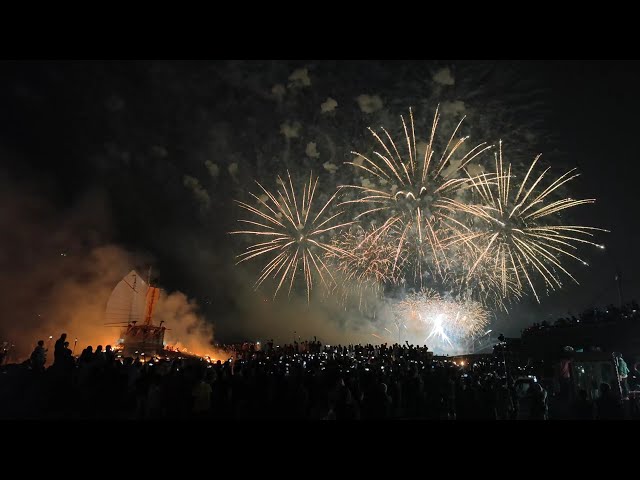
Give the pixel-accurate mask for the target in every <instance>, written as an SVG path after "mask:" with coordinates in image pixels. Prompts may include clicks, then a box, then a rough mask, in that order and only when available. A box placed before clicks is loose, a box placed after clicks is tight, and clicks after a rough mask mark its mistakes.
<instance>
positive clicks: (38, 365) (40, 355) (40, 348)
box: [30, 340, 47, 372]
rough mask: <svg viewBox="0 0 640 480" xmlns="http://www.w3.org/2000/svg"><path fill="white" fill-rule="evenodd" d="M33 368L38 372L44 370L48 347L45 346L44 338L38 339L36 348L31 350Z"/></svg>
mask: <svg viewBox="0 0 640 480" xmlns="http://www.w3.org/2000/svg"><path fill="white" fill-rule="evenodd" d="M30 359H31V368H33V370H34V371H36V372H44V364H45V363H46V361H47V349H46V348H44V340H38V344H37V345H36V348H34V349H33V352H31V357H30Z"/></svg>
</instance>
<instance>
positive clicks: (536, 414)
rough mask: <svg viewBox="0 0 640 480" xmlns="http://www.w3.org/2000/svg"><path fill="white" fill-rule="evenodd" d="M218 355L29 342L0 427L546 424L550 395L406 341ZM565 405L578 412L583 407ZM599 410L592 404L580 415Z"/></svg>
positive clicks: (8, 382)
mask: <svg viewBox="0 0 640 480" xmlns="http://www.w3.org/2000/svg"><path fill="white" fill-rule="evenodd" d="M229 351H230V354H229V358H223V359H220V360H217V361H209V360H206V359H202V358H195V357H189V358H188V357H179V356H175V355H174V356H173V357H172V358H167V357H163V358H160V357H158V356H156V357H152V358H150V359H147V360H143V359H141V358H131V357H128V358H122V357H121V356H120V354H119V353H118V352H117V351H114V350H113V349H112V348H111V347H110V346H106V347H105V348H104V349H103V348H102V346H97V347H96V348H95V350H94V349H93V348H91V347H88V348H86V349H85V350H84V351H83V352H82V353H81V354H80V355H79V356H78V357H77V358H76V357H74V356H73V355H72V353H71V351H70V350H69V347H68V343H67V342H66V335H62V336H61V337H60V338H59V339H58V340H57V341H56V344H55V349H54V352H53V362H52V364H50V365H49V364H48V359H47V355H48V352H47V350H46V349H45V348H44V342H42V341H40V342H38V343H37V345H36V347H35V348H34V351H33V354H32V355H31V357H30V359H29V360H27V361H26V362H24V363H23V364H19V365H9V366H4V367H3V369H2V374H1V375H0V412H2V413H1V415H3V416H4V417H5V418H59V417H64V418H135V419H173V418H199V419H203V418H206V419H263V418H264V419H316V420H323V419H324V420H333V419H335V420H343V419H344V420H356V419H434V420H436V419H437V420H452V419H459V420H467V419H482V420H495V419H522V418H524V419H547V418H548V417H549V397H550V393H549V392H547V390H546V389H545V388H544V387H543V386H542V385H541V384H540V383H535V382H534V383H528V386H529V387H530V388H528V389H527V391H526V395H522V391H521V390H519V388H520V387H521V386H522V385H521V384H520V383H519V380H518V376H519V375H521V373H522V372H521V369H522V368H521V367H518V366H516V365H509V368H506V367H507V366H506V365H504V364H500V362H496V361H494V360H492V359H488V360H477V361H468V362H466V363H465V362H464V361H460V360H455V359H453V358H446V357H445V358H443V357H434V356H433V355H432V352H430V351H429V350H428V348H426V347H417V346H412V345H409V344H405V345H399V344H394V345H387V344H381V345H371V344H369V345H324V344H322V343H321V342H320V341H318V340H317V339H314V340H313V341H304V342H294V343H292V344H288V345H282V346H279V345H274V343H273V341H268V342H266V343H265V344H263V345H257V344H244V345H239V346H235V347H233V348H230V349H229ZM607 395H608V393H607V392H605V394H604V395H603V398H609V397H608V396H607ZM606 406H608V407H610V405H609V404H606ZM618 406H619V405H618ZM575 408H576V409H577V410H576V412H578V413H579V414H580V415H583V416H584V415H586V413H585V412H586V410H587V407H585V406H584V405H583V404H579V405H576V407H575ZM604 412H608V410H602V408H598V406H597V405H596V406H594V407H593V409H592V416H591V418H594V417H601V416H603V415H604ZM607 415H613V414H611V413H607Z"/></svg>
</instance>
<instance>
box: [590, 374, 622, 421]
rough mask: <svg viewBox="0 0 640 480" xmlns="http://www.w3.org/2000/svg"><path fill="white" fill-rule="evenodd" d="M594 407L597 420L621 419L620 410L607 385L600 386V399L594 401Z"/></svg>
mask: <svg viewBox="0 0 640 480" xmlns="http://www.w3.org/2000/svg"><path fill="white" fill-rule="evenodd" d="M596 406H597V419H598V420H620V419H622V408H621V406H620V403H619V402H618V399H617V398H616V396H615V395H614V394H613V392H612V391H611V386H610V385H609V384H608V383H601V384H600V398H598V400H597V401H596Z"/></svg>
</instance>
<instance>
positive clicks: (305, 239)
mask: <svg viewBox="0 0 640 480" xmlns="http://www.w3.org/2000/svg"><path fill="white" fill-rule="evenodd" d="M287 178H288V182H285V181H283V180H282V178H281V177H280V176H278V183H279V185H280V187H281V189H278V190H277V191H276V193H275V194H274V193H271V192H270V191H268V190H267V189H266V188H264V187H263V186H262V185H261V184H260V183H259V182H256V184H257V185H258V187H260V189H261V190H262V192H263V193H264V195H266V198H265V197H264V196H257V195H255V194H253V193H250V195H251V196H252V197H253V198H254V199H255V200H256V201H257V206H253V205H250V204H248V203H245V202H242V201H236V203H237V204H238V205H239V206H240V207H241V208H242V209H244V210H246V211H248V212H250V213H251V214H253V217H254V219H253V220H246V219H241V220H239V222H241V223H243V224H248V225H250V226H251V227H249V228H250V229H249V230H238V231H233V232H230V233H231V234H244V235H249V236H251V237H253V238H254V241H255V243H254V244H253V245H251V246H250V247H248V248H247V249H246V251H245V252H244V253H242V254H240V255H238V257H237V259H238V262H237V264H240V263H242V262H245V261H247V260H250V259H253V258H257V257H259V258H263V257H267V258H269V257H270V260H269V261H268V262H267V263H266V265H265V266H264V267H263V268H262V271H261V272H260V276H259V277H258V280H257V281H256V283H255V285H254V287H255V288H256V289H257V288H258V287H260V285H261V284H262V283H263V282H264V281H265V280H266V279H267V278H269V277H270V276H271V277H272V278H274V279H279V282H278V285H277V288H276V291H275V294H274V298H275V297H276V296H277V295H278V292H279V291H280V289H281V287H282V286H283V284H285V282H286V281H287V280H288V283H289V289H288V290H289V295H290V294H291V290H292V288H293V285H294V280H295V278H296V274H297V273H298V272H300V274H301V275H302V277H303V280H304V283H305V285H306V291H307V301H309V299H310V294H311V290H312V288H313V283H314V277H316V278H319V279H320V281H321V283H322V284H323V285H324V286H325V287H327V288H330V287H331V285H332V284H334V283H335V278H334V276H333V274H332V272H331V270H330V269H329V268H328V267H327V264H326V263H325V261H324V259H323V258H324V255H325V254H327V253H332V254H338V255H346V256H348V255H349V253H348V252H346V251H343V250H342V249H340V248H339V247H337V246H334V245H332V244H331V243H330V242H328V241H326V240H325V235H323V234H327V233H328V232H333V231H336V230H339V229H341V228H344V227H346V226H348V225H351V224H353V221H349V222H343V223H339V222H338V221H337V219H338V218H339V217H341V216H342V215H343V213H344V211H342V210H340V211H338V212H337V213H333V212H332V211H330V207H331V206H333V205H334V201H335V199H336V196H337V195H338V193H339V190H338V191H336V192H335V193H334V194H333V195H332V196H331V197H330V198H329V200H327V202H326V203H324V204H323V205H322V204H320V205H322V206H319V207H316V206H315V204H314V199H315V197H316V190H317V186H318V178H317V177H316V178H315V179H314V176H313V173H311V174H310V176H309V181H308V182H306V183H304V184H303V186H302V189H300V188H298V189H297V192H298V195H296V188H294V184H293V180H292V178H291V175H290V173H289V172H288V171H287ZM300 190H302V192H300ZM264 237H266V238H264ZM263 239H264V240H265V241H262V240H263Z"/></svg>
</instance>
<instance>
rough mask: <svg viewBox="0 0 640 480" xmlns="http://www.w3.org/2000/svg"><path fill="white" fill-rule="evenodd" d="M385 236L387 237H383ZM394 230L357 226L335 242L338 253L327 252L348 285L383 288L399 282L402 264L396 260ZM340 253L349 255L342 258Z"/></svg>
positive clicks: (329, 259) (341, 235)
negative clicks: (368, 228)
mask: <svg viewBox="0 0 640 480" xmlns="http://www.w3.org/2000/svg"><path fill="white" fill-rule="evenodd" d="M383 233H385V234H386V235H384V237H383ZM392 233H393V230H388V231H385V232H381V231H379V229H370V230H369V231H366V230H364V228H362V227H361V226H359V225H358V226H355V227H354V228H352V229H350V231H347V232H344V233H341V234H340V235H339V236H338V237H336V239H335V240H334V241H333V246H334V247H336V250H332V251H330V252H327V253H326V256H327V260H328V261H330V262H331V263H332V264H333V265H335V268H336V270H337V271H339V272H340V273H341V274H342V276H343V279H344V280H345V281H346V282H353V283H355V284H356V285H359V286H366V285H370V286H382V285H384V284H389V283H396V282H397V281H398V279H399V276H400V273H401V266H402V261H400V262H398V261H396V259H395V254H396V247H395V245H394V243H393V241H392V237H391V235H392ZM338 252H348V253H349V255H343V254H340V253H338Z"/></svg>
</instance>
